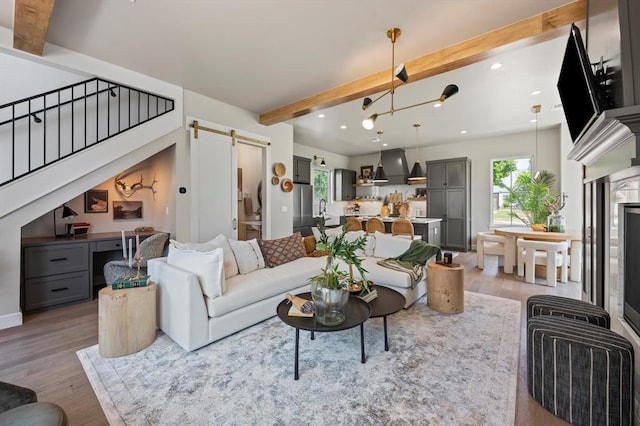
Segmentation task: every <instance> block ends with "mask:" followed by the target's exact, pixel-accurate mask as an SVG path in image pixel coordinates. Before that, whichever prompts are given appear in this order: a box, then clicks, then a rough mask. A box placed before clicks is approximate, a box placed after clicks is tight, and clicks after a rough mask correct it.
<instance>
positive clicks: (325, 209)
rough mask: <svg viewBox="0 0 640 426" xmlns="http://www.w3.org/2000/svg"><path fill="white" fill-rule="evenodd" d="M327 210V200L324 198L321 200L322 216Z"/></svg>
mask: <svg viewBox="0 0 640 426" xmlns="http://www.w3.org/2000/svg"><path fill="white" fill-rule="evenodd" d="M326 212H327V200H325V199H324V198H323V199H321V200H320V216H324V214H325V213H326Z"/></svg>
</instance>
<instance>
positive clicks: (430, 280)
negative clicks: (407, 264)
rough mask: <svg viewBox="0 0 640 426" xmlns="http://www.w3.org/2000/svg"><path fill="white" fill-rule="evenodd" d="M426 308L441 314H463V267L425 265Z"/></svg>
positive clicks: (435, 264) (436, 264)
mask: <svg viewBox="0 0 640 426" xmlns="http://www.w3.org/2000/svg"><path fill="white" fill-rule="evenodd" d="M427 306H429V307H430V308H431V309H433V310H434V311H438V312H441V313H443V314H459V313H461V312H464V266H445V265H440V264H438V263H434V262H432V263H428V264H427Z"/></svg>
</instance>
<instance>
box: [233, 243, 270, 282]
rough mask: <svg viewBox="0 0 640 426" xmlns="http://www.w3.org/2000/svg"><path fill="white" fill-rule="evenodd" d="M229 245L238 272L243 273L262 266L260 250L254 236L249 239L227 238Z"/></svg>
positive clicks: (262, 259) (262, 260)
mask: <svg viewBox="0 0 640 426" xmlns="http://www.w3.org/2000/svg"><path fill="white" fill-rule="evenodd" d="M229 245H230V246H231V250H233V254H234V256H235V258H236V262H237V263H238V270H239V271H240V274H242V275H245V274H248V273H250V272H253V271H255V270H257V269H261V268H264V258H263V257H262V251H261V250H260V246H259V245H258V241H256V239H255V238H254V239H253V240H250V241H236V240H229Z"/></svg>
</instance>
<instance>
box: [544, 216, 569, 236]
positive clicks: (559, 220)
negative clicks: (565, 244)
mask: <svg viewBox="0 0 640 426" xmlns="http://www.w3.org/2000/svg"><path fill="white" fill-rule="evenodd" d="M547 229H548V230H549V232H565V230H566V220H565V218H564V216H563V215H561V214H560V213H559V212H553V213H552V214H551V215H549V217H547Z"/></svg>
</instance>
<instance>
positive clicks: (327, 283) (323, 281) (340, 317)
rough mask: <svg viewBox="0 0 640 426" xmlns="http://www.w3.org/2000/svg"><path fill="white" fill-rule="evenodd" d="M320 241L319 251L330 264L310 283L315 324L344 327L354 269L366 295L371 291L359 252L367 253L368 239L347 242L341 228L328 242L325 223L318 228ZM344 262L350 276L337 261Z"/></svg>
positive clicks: (344, 230)
mask: <svg viewBox="0 0 640 426" xmlns="http://www.w3.org/2000/svg"><path fill="white" fill-rule="evenodd" d="M318 230H319V231H320V234H321V238H320V241H319V242H318V250H321V251H324V252H326V253H327V263H326V266H325V267H324V268H322V270H321V272H320V274H318V275H315V276H313V277H311V278H309V282H311V295H312V297H313V303H314V305H315V317H316V321H318V322H319V323H320V324H323V325H326V326H336V325H340V324H342V323H343V322H344V321H345V319H346V314H345V307H346V304H347V301H348V299H349V290H350V288H351V285H352V284H353V283H354V279H353V268H355V269H356V270H357V271H358V272H359V273H360V276H361V277H362V282H361V283H359V284H361V285H362V288H363V291H369V282H368V281H367V279H366V278H365V272H366V271H365V270H364V269H363V268H362V259H360V258H359V257H358V256H357V255H356V252H357V251H358V250H362V249H364V246H365V244H366V242H367V239H366V237H359V238H357V239H355V240H353V241H349V239H347V238H346V232H347V227H346V225H345V226H343V227H342V232H341V233H340V234H339V235H337V236H336V237H335V238H334V239H332V240H329V239H328V238H327V235H326V232H325V231H326V227H325V226H324V221H322V220H321V222H320V223H319V224H318ZM339 260H342V261H343V262H345V263H346V264H347V265H348V266H349V272H345V271H341V270H339V263H338V261H339Z"/></svg>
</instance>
